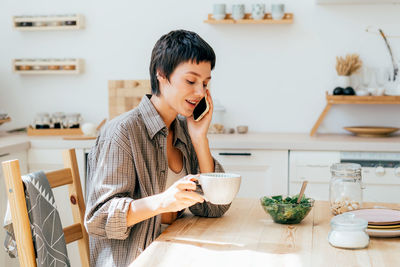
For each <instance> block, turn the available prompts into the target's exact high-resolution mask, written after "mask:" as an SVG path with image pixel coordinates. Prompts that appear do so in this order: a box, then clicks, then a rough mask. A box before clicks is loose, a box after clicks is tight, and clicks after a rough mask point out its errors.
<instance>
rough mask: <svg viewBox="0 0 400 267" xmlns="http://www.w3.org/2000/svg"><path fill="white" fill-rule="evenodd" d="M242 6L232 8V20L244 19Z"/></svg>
mask: <svg viewBox="0 0 400 267" xmlns="http://www.w3.org/2000/svg"><path fill="white" fill-rule="evenodd" d="M244 11H245V9H244V5H243V4H237V5H233V6H232V18H233V19H234V20H239V19H243V18H244Z"/></svg>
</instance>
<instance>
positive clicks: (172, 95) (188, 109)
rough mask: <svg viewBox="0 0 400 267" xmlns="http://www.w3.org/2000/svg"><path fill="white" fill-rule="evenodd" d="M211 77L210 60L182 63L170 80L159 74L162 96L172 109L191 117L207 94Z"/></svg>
mask: <svg viewBox="0 0 400 267" xmlns="http://www.w3.org/2000/svg"><path fill="white" fill-rule="evenodd" d="M210 79H211V64H210V63H209V62H200V63H199V64H196V63H195V62H191V61H189V62H185V63H181V64H179V65H178V66H177V67H176V68H175V70H174V72H173V73H172V74H171V75H170V79H169V81H168V80H167V79H166V78H165V77H161V76H160V75H159V77H158V80H159V85H160V92H161V97H162V98H163V99H164V100H165V102H166V104H167V106H168V107H169V109H171V111H172V110H173V111H175V112H176V113H178V114H181V115H183V116H185V117H190V116H191V115H192V114H193V109H194V108H195V106H196V105H197V104H198V103H199V101H200V100H201V99H202V98H203V97H204V96H205V94H206V88H207V85H208V82H209V81H210Z"/></svg>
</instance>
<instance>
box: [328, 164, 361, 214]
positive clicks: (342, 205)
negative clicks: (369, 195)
mask: <svg viewBox="0 0 400 267" xmlns="http://www.w3.org/2000/svg"><path fill="white" fill-rule="evenodd" d="M331 174H332V177H331V180H330V183H329V200H330V207H331V212H332V213H333V214H334V215H337V214H341V213H344V212H347V211H352V210H356V209H359V208H360V207H361V205H362V198H363V194H362V189H363V186H362V182H361V165H360V164H355V163H336V164H333V165H332V166H331Z"/></svg>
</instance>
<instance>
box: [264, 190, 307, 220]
mask: <svg viewBox="0 0 400 267" xmlns="http://www.w3.org/2000/svg"><path fill="white" fill-rule="evenodd" d="M298 198H299V196H298V195H294V196H291V197H290V196H287V197H284V196H282V195H280V196H272V197H262V198H261V199H260V201H261V206H262V207H263V208H264V210H265V212H267V213H268V214H269V215H271V217H272V219H273V220H274V222H276V223H283V224H295V223H300V222H301V221H302V220H303V219H304V218H305V217H306V216H307V214H308V213H309V212H310V210H311V209H312V207H313V206H314V199H312V198H307V197H305V196H304V195H303V197H302V198H301V201H300V203H299V204H297V200H298Z"/></svg>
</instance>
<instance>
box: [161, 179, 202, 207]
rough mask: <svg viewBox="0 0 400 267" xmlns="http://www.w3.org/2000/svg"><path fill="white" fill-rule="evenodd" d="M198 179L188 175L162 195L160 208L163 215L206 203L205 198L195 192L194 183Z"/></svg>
mask: <svg viewBox="0 0 400 267" xmlns="http://www.w3.org/2000/svg"><path fill="white" fill-rule="evenodd" d="M197 177H198V175H191V174H190V175H187V176H185V177H183V178H181V179H179V180H178V181H176V182H175V183H174V184H173V185H171V186H170V187H169V188H168V189H167V190H165V191H164V192H163V193H161V194H160V200H161V205H160V206H161V210H162V212H163V213H164V212H174V211H180V210H183V209H185V208H187V207H190V206H193V205H194V204H196V203H202V202H203V201H204V198H203V196H201V195H200V194H198V193H196V192H194V190H196V183H195V182H194V181H196V180H197Z"/></svg>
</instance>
